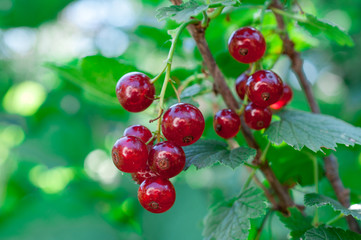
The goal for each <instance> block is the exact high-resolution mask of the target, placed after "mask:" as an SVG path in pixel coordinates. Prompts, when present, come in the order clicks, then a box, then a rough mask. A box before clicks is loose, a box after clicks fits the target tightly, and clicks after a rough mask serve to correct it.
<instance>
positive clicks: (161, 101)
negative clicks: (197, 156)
mask: <svg viewBox="0 0 361 240" xmlns="http://www.w3.org/2000/svg"><path fill="white" fill-rule="evenodd" d="M198 22H199V20H196V19H193V20H190V21H188V22H185V23H183V24H182V25H180V27H179V28H178V30H177V32H176V34H175V36H174V37H173V39H172V45H171V47H170V49H169V53H168V58H167V65H166V67H165V68H164V69H165V78H164V82H163V86H162V90H161V92H160V95H159V112H158V115H159V116H160V115H161V114H162V112H163V105H164V96H165V92H166V90H167V85H168V82H169V81H170V71H171V69H172V61H173V55H174V52H175V47H176V45H177V42H178V39H179V37H180V35H181V33H182V31H183V30H184V29H185V28H186V27H187V26H188V25H189V24H193V23H198ZM163 72H164V70H163ZM161 124H162V118H161V117H160V118H159V119H158V128H157V133H158V134H157V141H158V142H160V137H161V136H160V127H161Z"/></svg>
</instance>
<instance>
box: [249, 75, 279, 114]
mask: <svg viewBox="0 0 361 240" xmlns="http://www.w3.org/2000/svg"><path fill="white" fill-rule="evenodd" d="M246 86H247V94H248V98H249V100H250V101H251V102H253V103H254V104H255V105H257V106H260V107H267V106H269V105H271V104H273V103H276V102H277V101H278V100H279V99H280V98H281V96H282V93H283V82H282V79H281V78H280V77H279V76H278V75H277V74H276V73H274V72H272V71H269V70H260V71H257V72H255V73H254V74H253V75H251V76H250V77H249V78H248V80H247V85H246Z"/></svg>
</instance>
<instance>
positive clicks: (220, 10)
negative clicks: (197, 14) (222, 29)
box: [208, 6, 224, 19]
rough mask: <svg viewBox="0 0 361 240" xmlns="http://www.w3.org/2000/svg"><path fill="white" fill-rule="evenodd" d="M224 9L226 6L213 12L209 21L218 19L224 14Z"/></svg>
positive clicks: (209, 15) (209, 16)
mask: <svg viewBox="0 0 361 240" xmlns="http://www.w3.org/2000/svg"><path fill="white" fill-rule="evenodd" d="M223 9H224V6H222V7H219V8H216V9H215V10H214V11H213V12H211V13H209V14H208V18H209V19H215V18H216V17H218V16H219V15H220V14H221V13H222V11H223Z"/></svg>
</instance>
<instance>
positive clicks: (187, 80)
mask: <svg viewBox="0 0 361 240" xmlns="http://www.w3.org/2000/svg"><path fill="white" fill-rule="evenodd" d="M205 77H206V75H204V73H198V74H195V75H192V76H190V77H188V78H186V79H185V80H184V81H183V82H182V84H181V86H180V87H179V88H178V92H179V94H181V93H182V91H183V90H184V89H185V88H186V87H187V86H188V85H189V84H190V83H191V82H193V81H194V80H196V79H204V78H205Z"/></svg>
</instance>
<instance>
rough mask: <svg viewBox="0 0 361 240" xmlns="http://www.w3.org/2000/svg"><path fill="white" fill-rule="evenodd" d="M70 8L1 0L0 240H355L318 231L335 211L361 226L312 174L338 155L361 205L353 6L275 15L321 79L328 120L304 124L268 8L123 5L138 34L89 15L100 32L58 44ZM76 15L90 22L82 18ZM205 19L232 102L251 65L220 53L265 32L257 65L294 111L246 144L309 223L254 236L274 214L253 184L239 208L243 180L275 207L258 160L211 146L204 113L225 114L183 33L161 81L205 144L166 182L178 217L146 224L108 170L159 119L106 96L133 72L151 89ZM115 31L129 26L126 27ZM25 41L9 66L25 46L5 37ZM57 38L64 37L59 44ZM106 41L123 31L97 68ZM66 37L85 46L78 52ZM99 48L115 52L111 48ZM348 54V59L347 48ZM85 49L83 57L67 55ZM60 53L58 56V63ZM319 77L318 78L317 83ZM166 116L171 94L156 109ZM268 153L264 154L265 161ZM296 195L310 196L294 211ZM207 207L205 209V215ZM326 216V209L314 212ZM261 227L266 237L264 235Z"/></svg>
mask: <svg viewBox="0 0 361 240" xmlns="http://www.w3.org/2000/svg"><path fill="white" fill-rule="evenodd" d="M71 2H72V1H71V0H56V1H40V0H37V1H25V0H16V1H15V0H9V1H3V2H1V3H0V27H1V28H2V29H1V31H0V43H1V44H0V68H1V72H0V78H1V81H0V100H1V103H2V104H0V111H1V113H0V114H1V120H0V210H1V211H0V222H1V227H0V235H1V239H5V240H8V239H34V238H37V239H49V238H52V239H71V238H73V237H74V236H75V235H76V236H77V237H78V238H79V239H94V238H106V239H119V238H121V239H135V240H138V239H139V240H143V239H159V240H163V239H164V240H166V239H175V240H177V239H185V238H187V239H200V238H201V233H202V231H203V236H204V238H205V239H247V237H248V238H251V237H252V235H251V234H249V233H250V232H252V233H255V234H256V233H257V232H258V230H262V231H261V234H260V236H258V237H260V238H259V239H261V240H265V239H275V238H277V237H278V238H279V239H286V235H287V234H288V232H289V234H288V236H289V237H290V238H291V239H300V238H302V239H315V240H316V239H317V240H318V239H351V240H352V239H360V237H359V235H356V234H354V233H352V232H350V231H348V230H344V229H346V228H347V225H346V223H345V221H341V220H340V221H337V222H334V223H332V227H331V226H327V223H328V222H329V220H330V219H331V218H332V217H333V216H334V215H335V212H334V211H337V212H341V213H342V214H344V215H351V216H354V217H355V218H356V219H358V220H360V217H361V213H360V210H358V209H353V208H346V207H344V206H342V205H341V204H340V203H339V202H338V201H336V200H335V199H333V197H334V192H333V190H332V189H331V187H330V184H329V183H328V181H327V179H326V176H325V173H324V170H323V168H324V166H323V162H322V161H321V158H322V157H323V156H324V153H323V152H326V153H327V154H329V153H330V151H329V149H332V150H335V151H336V147H337V151H336V152H335V154H336V156H337V157H338V159H339V166H340V168H339V171H340V174H341V178H342V181H343V182H344V185H345V186H346V188H350V191H351V204H352V205H354V206H355V204H359V202H360V199H361V188H360V187H359V184H357V179H356V177H358V176H359V174H360V169H361V168H360V156H361V155H360V151H361V147H360V146H358V145H359V144H360V143H361V138H360V136H361V130H360V128H359V126H361V112H360V109H361V104H360V103H361V101H360V96H361V95H360V89H361V85H360V81H359V79H360V78H361V73H360V69H359V56H360V54H361V52H360V48H359V47H358V46H359V45H360V43H361V42H360V39H361V38H359V35H360V28H361V26H360V24H359V23H360V22H361V14H360V10H359V9H361V4H360V2H359V1H356V0H353V1H351V2H350V3H349V4H345V3H343V2H337V1H336V2H325V1H320V0H318V1H307V2H304V1H302V0H301V1H298V2H299V5H300V6H301V7H303V11H304V12H305V13H304V14H302V13H301V11H300V10H299V7H298V6H297V5H295V3H296V1H282V2H283V3H284V4H285V8H284V10H280V11H281V12H280V14H281V15H282V16H283V19H284V20H285V22H286V27H287V29H286V30H287V32H288V33H289V35H290V37H291V40H292V41H293V42H294V44H295V47H296V49H297V50H298V51H301V52H302V53H301V55H302V57H303V58H305V62H306V64H309V65H310V64H311V65H312V66H313V67H315V68H317V70H319V72H318V73H317V76H312V71H311V70H310V68H309V67H307V68H305V72H306V75H307V76H308V77H309V78H310V79H311V78H316V77H317V81H316V82H315V84H314V86H313V88H314V93H315V96H316V98H317V101H318V102H319V103H320V106H321V109H322V112H324V113H325V114H324V115H321V114H319V115H316V114H312V113H309V112H305V111H301V110H306V111H308V108H307V104H306V99H305V98H304V95H303V93H302V92H301V91H298V90H297V89H298V86H297V84H296V83H295V82H294V81H293V78H292V77H291V76H290V74H289V72H290V69H289V66H288V65H287V64H288V63H286V61H285V59H284V58H283V57H282V56H281V54H282V52H283V47H282V41H281V38H280V34H282V33H283V32H280V31H279V29H278V28H277V26H276V24H277V22H276V19H275V17H274V13H273V12H272V9H270V10H267V11H264V10H265V9H266V8H267V7H268V6H270V7H272V6H271V5H269V4H270V1H264V0H244V1H237V0H224V1H220V0H212V1H207V0H189V1H184V3H183V4H182V5H180V6H172V5H170V3H169V1H165V0H164V1H163V0H142V1H140V0H139V1H121V2H122V3H123V2H132V3H131V4H130V5H131V6H133V7H134V9H133V11H130V10H129V12H130V13H131V14H133V15H134V16H135V20H134V19H133V18H132V17H129V16H128V18H129V19H130V20H129V19H127V20H129V21H131V20H132V21H133V20H134V21H135V22H134V23H133V25H131V26H127V27H123V26H122V25H121V24H118V25H119V26H118V25H116V24H115V25H112V24H114V22H112V21H113V20H114V19H112V18H106V16H103V15H101V14H100V12H101V11H100V10H102V11H103V10H104V9H97V12H99V14H100V15H99V16H100V17H102V18H106V20H104V19H103V20H102V21H103V22H101V23H102V24H98V25H94V26H91V27H89V28H87V29H85V30H83V31H84V34H83V35H82V34H81V33H80V32H81V31H82V30H81V29H80V28H81V27H79V26H75V25H71V27H69V28H68V29H66V30H64V29H65V28H67V24H69V23H67V20H64V17H63V16H64V14H65V13H64V12H62V10H63V9H64V8H65V7H72V6H73V5H69V3H71ZM87 2H92V1H87ZM111 2H112V1H111ZM114 2H116V1H114ZM75 3H77V2H74V4H75ZM90 4H91V3H90ZM104 4H107V3H104ZM132 4H133V5H132ZM139 4H143V6H142V7H140V5H139ZM130 5H129V6H130ZM127 6H128V5H127ZM129 6H128V7H129ZM216 9H218V10H219V9H221V10H222V13H220V15H218V16H215V15H214V16H215V17H214V16H212V12H214V10H216ZM134 10H136V11H134ZM83 11H84V16H87V14H88V12H87V11H86V9H83ZM135 13H137V14H135ZM205 13H206V14H208V16H209V17H210V16H212V19H211V20H210V21H209V25H208V28H207V29H206V40H207V44H208V45H209V47H210V50H211V53H212V55H213V57H214V58H215V60H216V62H217V64H218V66H219V68H220V70H221V72H222V73H223V74H224V76H225V77H226V81H227V83H228V86H229V87H230V88H233V84H234V80H235V79H236V78H237V77H238V76H239V75H240V74H241V73H243V72H245V71H247V70H249V68H250V65H248V64H241V63H238V62H237V61H235V60H234V59H232V58H231V57H230V55H229V53H228V51H227V47H226V44H227V40H228V37H229V35H230V34H231V32H232V31H234V30H235V29H237V28H239V27H241V26H247V25H250V26H253V27H256V28H258V29H261V31H262V33H263V34H264V36H265V38H266V41H267V51H266V55H265V57H264V58H263V59H262V61H261V62H260V64H259V65H261V66H262V67H263V68H273V67H274V70H275V71H277V73H280V75H281V76H282V78H283V80H284V81H285V82H287V83H288V84H289V85H291V87H292V88H293V90H294V99H293V101H292V102H291V104H290V107H287V108H286V109H285V110H282V111H280V112H275V113H274V115H275V117H274V119H273V122H272V124H271V126H270V127H269V128H268V129H266V130H265V131H260V132H251V134H252V135H253V136H255V138H256V141H257V143H258V144H259V145H260V152H259V154H260V153H261V152H266V154H265V155H264V157H265V158H266V159H267V161H268V163H269V165H270V167H271V169H272V170H273V173H274V175H275V176H276V178H277V179H278V180H279V181H280V183H281V184H283V185H284V186H285V188H287V190H288V192H290V194H291V195H292V196H294V197H295V199H296V200H297V203H299V204H304V205H305V207H306V209H305V211H303V212H301V211H299V209H297V208H295V207H294V208H289V209H288V210H289V213H290V214H289V216H286V215H285V214H282V213H280V212H278V213H277V215H278V219H275V218H271V217H269V218H266V217H264V219H265V221H266V223H265V225H264V226H263V228H262V227H261V226H262V221H263V220H262V219H263V216H264V215H265V213H266V211H268V208H269V205H270V203H269V202H267V200H266V199H265V197H264V195H263V193H262V191H261V188H259V187H256V185H255V184H254V183H253V182H252V183H250V184H251V187H249V188H246V189H245V190H243V191H242V192H241V194H239V192H240V185H242V184H240V183H243V182H248V181H247V179H248V180H249V182H250V181H251V180H252V176H253V175H252V174H253V173H254V174H255V176H256V177H257V178H258V179H260V181H259V182H258V184H262V185H263V187H264V188H266V189H268V190H269V192H270V194H271V195H272V196H275V195H276V194H277V193H276V192H275V191H274V189H272V184H271V182H269V181H268V180H267V179H265V178H264V177H263V176H262V174H261V171H260V170H259V169H260V167H259V166H251V164H253V160H254V158H255V157H258V158H259V157H261V156H260V155H256V153H257V152H256V150H255V149H253V148H250V147H248V146H247V141H246V140H245V139H244V137H243V136H242V134H238V136H237V137H236V138H235V140H236V141H237V143H238V145H239V146H237V147H234V148H233V149H232V148H231V147H230V146H235V145H237V144H236V143H235V142H233V140H231V141H227V142H226V141H221V140H220V138H219V137H217V136H216V134H215V133H214V130H213V125H212V121H213V112H215V111H216V110H218V109H220V108H224V102H223V101H222V100H221V98H220V97H218V96H216V97H215V96H214V95H213V93H211V92H212V90H213V79H212V77H211V76H210V72H209V69H207V68H205V66H204V64H202V58H201V56H200V54H199V51H198V50H197V48H196V47H195V44H194V42H193V40H191V39H190V35H189V34H188V33H187V32H186V31H184V32H182V34H181V36H180V37H179V39H178V43H177V44H176V46H175V53H174V59H173V60H172V69H171V73H170V75H171V79H172V80H173V83H174V86H175V88H177V89H180V88H182V91H181V94H180V98H181V101H184V102H190V103H192V104H194V105H197V106H200V109H201V110H202V112H203V113H204V116H205V121H206V129H205V131H204V134H203V137H202V139H201V140H199V141H198V142H197V143H196V144H194V145H191V146H187V147H184V150H185V153H186V161H187V162H186V167H185V170H187V171H185V172H183V173H182V174H181V175H180V176H179V177H177V178H175V179H174V185H175V188H176V190H177V201H176V204H175V206H174V208H173V209H172V210H170V211H169V212H167V213H165V214H162V215H151V214H149V213H146V212H144V211H143V210H142V209H141V207H140V206H139V204H138V202H137V199H136V197H137V196H136V193H134V192H135V191H134V189H135V188H136V186H135V185H134V184H133V183H132V181H131V178H130V176H129V175H120V174H119V173H118V172H115V171H114V170H115V169H114V166H112V163H111V159H110V156H109V155H110V153H109V152H110V151H109V149H110V148H111V146H112V144H113V142H114V141H115V140H116V139H117V138H118V137H120V136H121V135H122V132H123V130H124V128H125V127H127V126H129V125H130V124H134V123H135V122H137V123H140V124H143V125H146V126H149V127H150V129H151V130H155V129H156V126H155V124H150V123H149V120H150V119H154V118H155V117H157V111H156V110H158V109H157V108H156V107H152V108H150V109H148V110H147V111H146V112H144V113H139V114H129V113H127V112H125V111H124V110H122V109H121V108H120V107H119V104H118V101H117V99H116V97H115V94H114V92H115V91H114V86H115V84H116V81H117V80H118V79H119V78H120V77H121V76H122V75H124V74H125V73H128V72H132V71H141V72H144V73H146V74H147V75H148V76H149V77H151V78H152V77H155V76H157V75H158V74H159V73H160V71H161V70H162V69H163V67H164V65H165V64H167V62H166V61H165V60H166V59H167V54H168V50H169V47H170V45H171V43H172V41H174V38H175V37H176V34H177V31H179V29H180V28H179V26H180V24H182V23H184V22H187V21H189V19H190V18H194V19H198V20H200V21H202V19H203V17H204V14H205ZM84 16H83V15H82V16H80V15H79V17H80V18H81V17H84ZM330 18H331V19H334V20H335V22H338V23H339V24H341V25H342V24H345V25H344V26H346V27H347V23H348V22H347V19H349V28H348V29H346V30H342V28H341V27H339V26H337V25H335V24H334V23H331V22H329V19H330ZM157 19H158V21H160V23H157ZM320 19H328V20H320ZM340 19H341V20H340ZM342 19H343V20H342ZM78 20H79V19H78ZM83 20H84V19H83ZM91 20H94V21H95V20H96V19H95V18H94V19H91ZM51 21H52V22H51ZM74 21H75V20H74ZM123 22H124V23H126V22H127V21H125V20H124V19H123ZM29 27H31V28H32V29H31V31H34V32H36V34H37V35H36V40H35V41H37V43H38V44H39V45H36V46H32V48H31V49H30V50H29V51H28V52H25V53H24V52H20V53H18V52H16V51H14V50H13V49H12V47H14V46H15V47H16V43H18V42H20V45H21V44H24V46H25V45H26V44H25V43H24V41H25V42H26V41H27V40H28V39H26V37H25V38H24V37H23V38H21V39H20V40H21V41H20V40H19V39H15V40H18V42H17V41H15V40H14V39H13V40H11V41H12V42H11V43H13V44H12V45H7V44H9V43H8V42H9V39H12V38H11V34H12V33H13V32H16V31H22V30H24V29H25V30H29V29H28V28H29ZM44 29H45V30H44ZM55 29H57V30H55ZM59 29H62V30H60V32H56V31H59ZM109 29H111V30H114V31H118V30H120V31H121V32H122V34H125V35H126V37H127V39H128V40H129V43H127V44H128V45H127V49H126V51H125V52H124V53H122V55H121V56H112V57H109V56H108V57H106V56H102V53H101V51H100V50H99V49H98V47H99V48H100V45H101V44H100V43H101V42H102V41H104V39H102V36H101V33H104V32H107V31H109ZM74 31H75V32H76V34H74ZM92 31H94V32H92ZM347 32H349V33H350V35H349V34H348V33H347ZM55 33H57V34H55ZM59 33H60V34H59ZM118 33H119V32H118ZM169 33H170V35H169ZM44 34H45V35H48V36H52V35H55V36H62V37H63V36H64V41H62V42H64V45H61V46H55V45H54V44H53V45H51V42H50V43H49V41H51V40H49V39H51V38H49V39H46V38H44V36H43V35H44ZM78 34H79V36H78ZM9 36H10V37H9ZM68 37H69V39H72V38H74V39H77V41H80V40H81V42H78V44H74V42H72V41H70V40H69V39H68ZM108 37H109V36H108ZM78 38H79V39H78ZM44 39H45V40H44ZM62 40H63V39H62ZM87 41H90V42H91V44H88V42H87ZM112 41H113V42H112ZM73 44H74V45H73ZM107 44H109V45H112V44H113V45H118V44H124V43H123V42H122V43H119V42H118V40H111V41H108V42H107ZM48 45H49V46H50V47H49V46H48ZM67 45H71V46H72V51H69V49H68V50H67V49H66V48H67ZM93 45H94V46H93ZM125 45H126V44H125ZM353 45H355V46H356V47H355V48H348V47H351V46H353ZM89 46H93V47H94V48H93V49H91V50H89V49H88V50H84V49H87V48H91V47H89ZM82 47H84V49H83V50H81V49H80V50H79V49H77V48H82ZM57 48H59V49H60V51H55V50H57ZM63 48H64V49H63ZM73 48H74V49H75V50H74V49H73ZM311 48H314V49H311ZM15 49H16V48H15ZM44 49H45V50H44ZM306 50H307V51H306ZM53 51H54V52H58V53H57V54H59V52H62V51H64V52H67V53H70V52H77V51H78V53H77V55H76V56H75V58H74V59H71V58H72V57H68V58H64V57H63V58H62V57H59V56H55V53H54V56H53V57H49V56H51V54H48V53H49V52H50V53H52V52H53ZM47 54H48V55H47ZM87 55H90V56H87ZM84 56H85V57H84ZM45 62H46V63H45ZM44 65H45V66H46V68H44V67H43V66H44ZM309 65H308V66H309ZM336 66H337V67H336ZM323 73H328V75H326V78H327V79H326V80H327V81H326V80H325V79H323V78H324V76H323V75H322V74H323ZM164 75H165V74H162V75H161V78H160V79H163V78H164ZM310 76H311V77H310ZM335 76H336V77H335ZM24 81H31V82H32V83H35V84H36V87H35V88H34V89H35V90H31V91H30V90H28V91H26V89H25V90H24V89H23V90H22V88H21V86H22V83H23V82H24ZM162 85H163V82H162V80H158V81H157V82H156V83H155V87H156V92H157V94H159V93H160V91H161V88H162ZM25 86H26V85H25ZM19 89H20V90H22V92H21V91H20V90H19ZM40 96H44V99H45V100H41V99H42V98H40ZM37 97H38V98H37ZM34 99H35V100H36V101H38V102H36V101H35V100H34ZM39 99H40V100H39ZM9 102H10V103H11V104H9ZM175 102H177V100H176V97H175V94H174V91H173V89H172V87H170V85H169V86H168V88H167V89H166V92H165V106H169V105H171V104H173V103H175ZM31 104H33V105H34V104H35V105H36V106H35V107H33V106H32V105H31ZM14 105H16V106H18V108H19V109H34V110H33V111H32V112H31V114H28V115H26V114H22V112H21V111H19V112H14V111H11V109H10V110H9V107H8V106H14ZM155 105H157V102H156V103H155ZM29 106H30V107H29ZM292 109H296V110H292ZM135 119H136V120H137V121H134V120H135ZM357 126H358V127H357ZM268 141H270V142H271V143H272V144H271V146H269V148H268V151H267V150H266V149H267V144H268ZM230 143H231V144H230ZM258 160H259V159H258ZM192 165H194V166H195V167H191V166H192ZM223 165H225V166H228V167H229V168H225V167H224V166H223ZM206 167H207V168H206ZM249 167H252V168H249ZM317 168H318V169H317ZM249 170H251V171H252V173H251V174H250V173H249ZM316 179H317V181H319V184H318V186H317V187H318V192H320V193H322V195H321V194H318V193H309V192H310V191H313V190H314V189H316V188H314V187H315V180H316ZM306 186H307V187H306ZM300 192H302V193H300ZM303 192H307V193H308V194H305V198H304V202H301V200H300V199H302V196H303ZM234 196H236V197H234ZM224 199H231V200H228V201H225V200H224ZM275 199H276V201H278V200H279V199H278V198H277V197H275ZM207 205H211V206H212V207H211V208H210V209H209V210H208V209H207ZM324 205H330V206H331V207H332V208H321V206H324ZM312 206H315V207H316V208H314V207H313V208H312ZM311 211H315V212H316V211H317V213H319V215H318V217H319V218H318V219H317V218H314V219H313V220H312V217H314V216H313V214H310V212H311ZM207 212H208V213H207ZM204 216H206V217H205V218H204V222H203V225H202V224H201V223H200V222H201V219H202V218H203V217H204ZM44 219H46V221H45V220H44ZM278 220H280V221H281V222H282V224H279V221H278ZM268 222H269V223H268ZM268 224H269V225H270V226H271V227H270V230H271V231H270V230H269V229H267V228H268V227H267V225H268ZM325 224H326V225H325ZM160 226H161V227H160ZM59 229H66V231H59ZM184 229H187V231H184Z"/></svg>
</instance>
